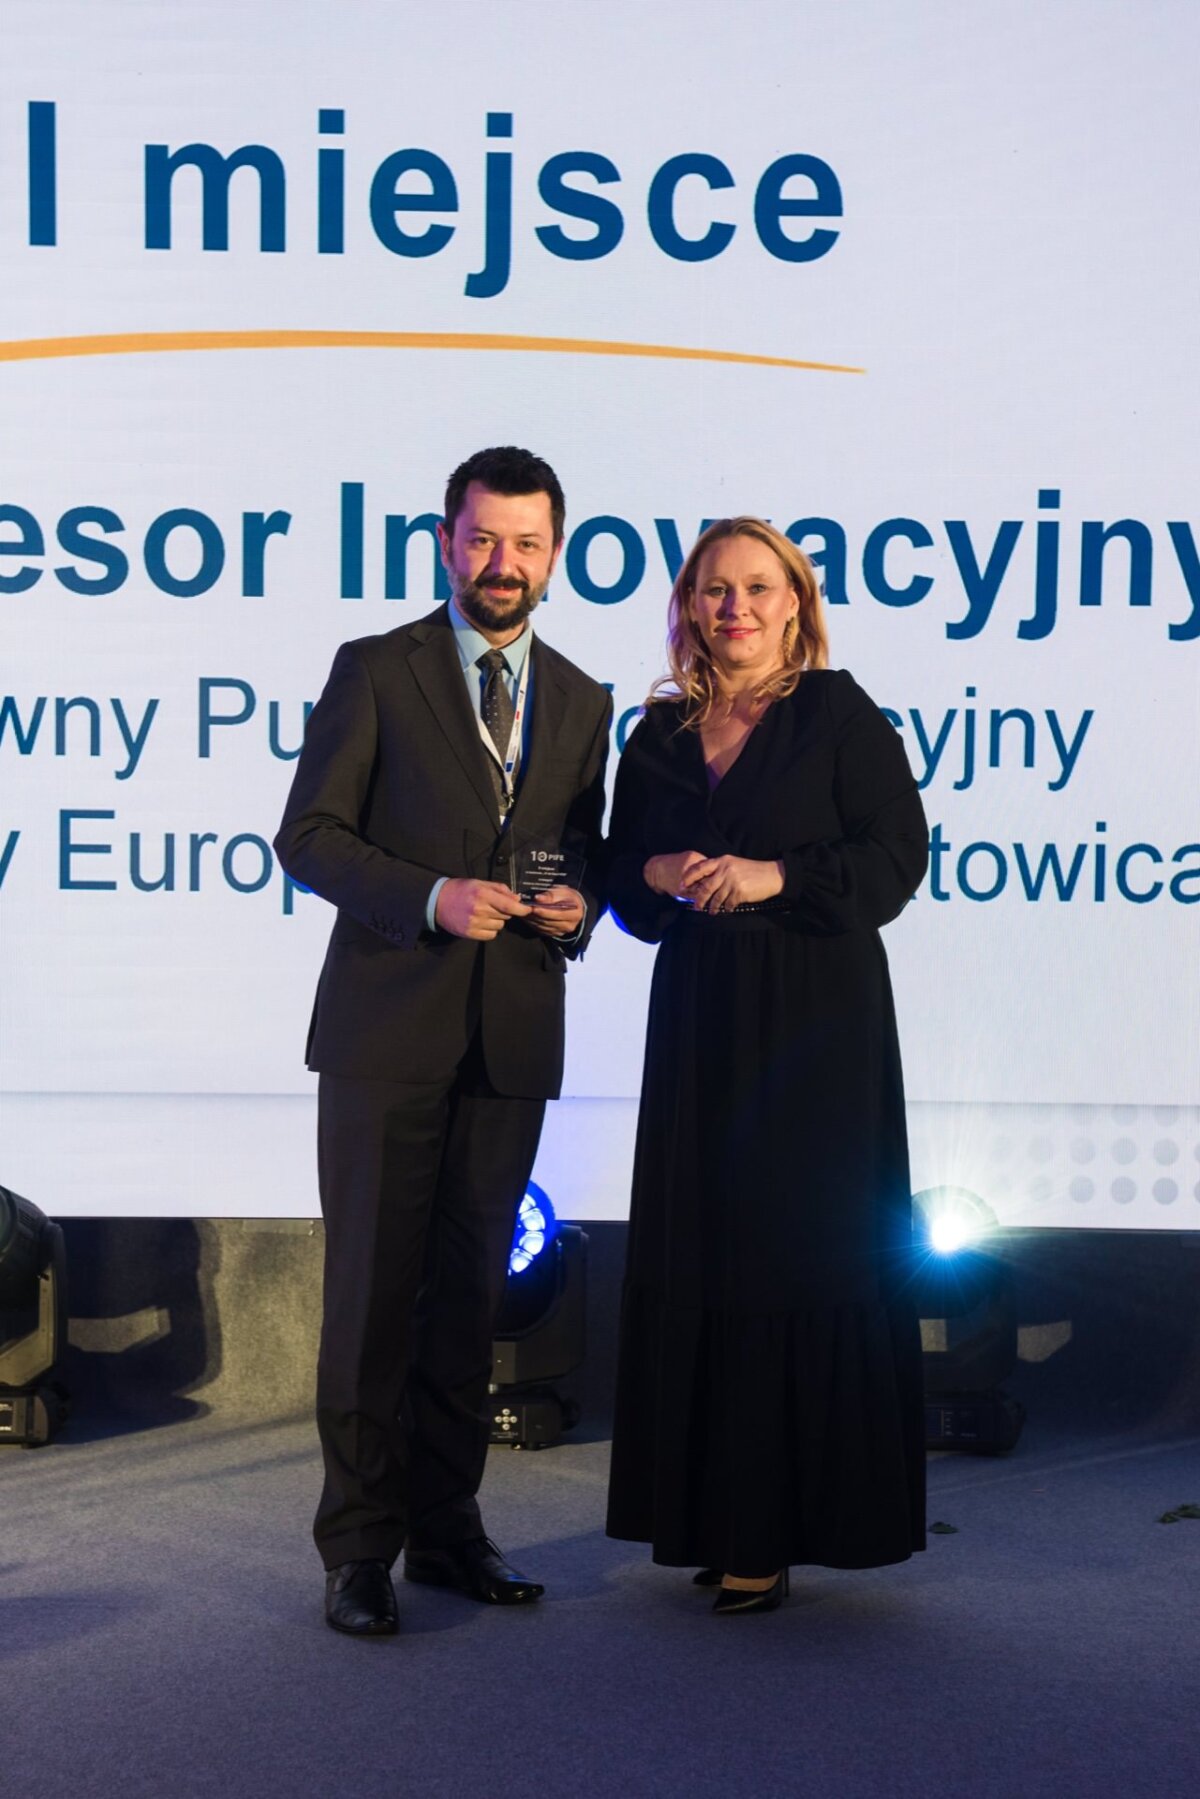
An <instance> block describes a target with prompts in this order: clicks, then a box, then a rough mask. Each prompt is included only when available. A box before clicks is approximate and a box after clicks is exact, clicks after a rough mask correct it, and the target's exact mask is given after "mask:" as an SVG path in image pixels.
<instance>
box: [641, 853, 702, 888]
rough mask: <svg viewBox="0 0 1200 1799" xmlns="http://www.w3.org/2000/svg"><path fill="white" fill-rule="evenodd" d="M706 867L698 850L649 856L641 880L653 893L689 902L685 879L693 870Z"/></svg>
mask: <svg viewBox="0 0 1200 1799" xmlns="http://www.w3.org/2000/svg"><path fill="white" fill-rule="evenodd" d="M706 866H707V863H706V861H705V858H704V857H703V856H702V855H701V854H700V851H699V850H679V851H677V852H676V853H675V855H673V856H651V857H650V859H649V860H648V861H647V862H646V863H644V864H643V866H642V879H643V880H644V881H645V883H646V885H647V887H650V888H652V889H653V890H654V892H655V893H664V894H668V895H669V896H670V898H671V899H685V900H690V899H691V897H692V896H691V894H690V893H689V892H688V891H687V888H686V885H685V883H686V880H687V877H688V875H689V874H690V873H691V871H692V870H693V869H695V868H700V867H706Z"/></svg>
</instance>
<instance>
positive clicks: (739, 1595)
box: [713, 1568, 788, 1613]
mask: <svg viewBox="0 0 1200 1799" xmlns="http://www.w3.org/2000/svg"><path fill="white" fill-rule="evenodd" d="M787 1595H788V1571H787V1569H786V1568H781V1569H780V1571H779V1573H778V1574H777V1575H776V1576H775V1579H774V1580H773V1582H772V1583H771V1585H770V1586H769V1587H761V1588H760V1589H759V1590H758V1592H755V1590H754V1588H753V1587H722V1588H721V1591H720V1592H719V1593H718V1594H717V1596H716V1598H715V1599H714V1600H713V1611H714V1612H721V1613H728V1612H774V1611H778V1609H779V1607H780V1606H781V1605H782V1604H783V1602H784V1600H785V1599H786V1598H787Z"/></svg>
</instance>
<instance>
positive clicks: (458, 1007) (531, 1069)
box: [275, 606, 612, 1098]
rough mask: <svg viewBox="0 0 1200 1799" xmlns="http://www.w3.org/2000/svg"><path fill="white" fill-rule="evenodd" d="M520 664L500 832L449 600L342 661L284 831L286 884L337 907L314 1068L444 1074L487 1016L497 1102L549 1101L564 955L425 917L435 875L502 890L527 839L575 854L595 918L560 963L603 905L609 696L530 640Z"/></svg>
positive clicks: (516, 937) (370, 1075)
mask: <svg viewBox="0 0 1200 1799" xmlns="http://www.w3.org/2000/svg"><path fill="white" fill-rule="evenodd" d="M530 654H531V656H532V657H533V666H532V671H531V672H532V681H531V688H532V694H531V706H532V710H531V715H530V733H529V754H528V757H527V759H526V763H525V766H524V769H523V772H522V774H521V778H520V783H519V786H518V789H517V797H516V803H515V805H514V806H513V810H512V813H511V815H510V818H509V824H508V828H507V830H506V831H505V832H504V833H503V835H502V836H501V834H500V833H499V831H498V827H497V819H496V801H495V794H494V789H493V787H492V782H491V777H490V775H489V773H488V769H487V753H486V751H485V750H484V748H483V745H482V743H481V742H480V739H479V730H478V726H477V724H476V721H475V717H474V715H473V713H472V710H471V703H470V698H469V696H468V693H467V688H466V683H465V682H464V680H463V676H462V665H461V662H460V660H459V655H458V649H457V646H456V644H455V641H454V632H453V629H452V627H451V625H450V619H449V611H448V608H446V607H444V606H443V607H442V608H441V609H440V610H439V611H437V612H434V613H432V614H430V616H429V617H428V618H423V619H420V620H418V621H417V622H416V623H415V624H411V625H402V626H401V627H400V628H399V630H396V631H389V632H388V633H387V634H386V635H384V636H381V637H363V638H359V639H358V641H357V642H355V643H347V644H343V645H342V647H341V649H340V650H339V651H338V653H337V656H336V657H335V659H334V663H333V668H332V671H331V672H330V676H329V680H328V682H327V683H326V686H325V691H324V693H323V694H322V695H321V698H320V699H319V700H318V702H317V704H316V706H315V707H314V709H313V712H312V715H311V717H310V718H309V721H308V726H307V729H306V731H305V737H304V748H303V750H302V751H301V754H300V760H299V762H298V764H297V767H296V774H295V779H294V780H293V783H292V790H291V793H290V795H289V797H288V803H287V809H286V811H285V813H284V817H283V823H282V825H281V826H280V828H279V834H278V836H277V837H276V839H275V848H276V851H277V853H278V855H279V859H280V861H281V862H282V864H283V866H284V868H285V869H286V870H287V872H288V874H289V875H291V876H292V878H293V880H296V881H299V882H300V883H302V884H303V885H304V886H306V887H310V888H312V890H313V892H314V893H319V894H320V895H321V897H322V898H323V899H327V900H329V901H330V902H331V903H332V904H334V905H335V906H336V907H337V908H338V915H337V919H336V922H335V924H334V927H333V935H332V937H331V939H330V943H329V949H328V952H327V954H326V957H325V965H324V968H323V970H322V973H321V979H320V984H319V987H318V990H317V998H316V1004H315V1006H314V1009H313V1020H312V1028H311V1030H310V1032H309V1041H308V1056H307V1059H308V1065H309V1067H310V1068H314V1069H321V1070H323V1071H325V1072H327V1073H330V1074H338V1075H350V1076H356V1077H359V1078H361V1079H368V1080H393V1081H433V1080H441V1079H443V1078H444V1077H446V1076H447V1075H448V1074H449V1073H451V1072H452V1071H453V1069H454V1068H455V1067H456V1066H457V1064H458V1062H459V1060H460V1059H461V1057H462V1055H463V1052H464V1050H465V1049H466V1046H467V1043H468V1041H469V1040H470V1037H471V1035H472V1032H473V1031H474V1029H475V1026H476V1024H477V1023H478V1024H479V1026H480V1028H481V1031H482V1047H483V1053H484V1059H485V1063H486V1066H487V1071H488V1077H489V1079H490V1080H491V1082H492V1084H493V1085H494V1086H495V1087H496V1089H497V1090H498V1091H499V1092H501V1093H507V1094H513V1095H521V1096H527V1097H530V1098H554V1097H556V1096H557V1094H558V1092H559V1088H560V1085H561V1082H562V1064H563V971H564V968H565V956H564V952H563V950H562V949H561V948H560V947H559V946H558V944H556V943H553V942H551V941H550V940H549V939H547V938H543V937H541V936H539V935H538V934H537V933H536V932H535V931H533V930H532V929H531V928H530V927H529V926H528V925H527V924H525V923H524V922H523V921H521V920H515V921H513V922H512V923H510V924H508V925H506V926H505V927H504V929H503V930H502V931H501V933H500V935H499V936H498V937H497V938H496V939H495V940H494V941H493V942H491V943H486V944H483V943H473V942H470V941H468V940H467V939H465V938H458V937H451V936H448V935H447V934H446V933H445V932H441V931H434V932H431V931H429V930H428V929H427V928H426V924H425V908H426V904H427V902H428V899H429V893H430V889H431V888H432V886H433V883H434V881H435V880H436V879H437V878H438V876H439V875H452V876H453V875H458V876H475V877H477V878H482V879H501V880H502V879H506V878H507V875H506V866H505V865H506V861H507V858H508V856H509V855H510V853H511V851H512V850H513V849H516V848H519V847H520V846H521V845H522V843H534V842H540V843H543V844H546V843H549V844H561V845H562V846H563V847H565V848H569V849H571V850H573V851H575V852H576V853H577V854H579V855H581V856H582V857H583V858H584V861H585V866H586V872H585V875H584V878H583V889H584V895H585V898H586V900H587V906H588V916H587V926H586V928H585V931H584V933H583V935H582V936H581V938H580V940H579V942H577V943H575V944H573V945H572V946H571V947H570V948H569V949H568V950H567V951H566V955H569V956H574V955H578V954H579V953H580V951H581V950H582V949H583V948H584V946H585V944H586V942H587V938H588V936H589V935H590V933H591V931H592V930H593V929H594V927H595V925H596V921H597V919H598V918H599V916H600V913H601V912H602V911H603V907H604V897H603V885H602V880H601V869H602V838H601V822H602V819H603V814H604V767H605V761H606V758H607V753H608V735H609V726H610V722H611V718H612V700H611V698H610V696H609V694H608V692H607V690H606V689H605V688H603V687H601V686H600V684H599V683H598V682H596V681H593V680H592V679H591V678H590V677H589V676H588V675H585V674H584V673H583V672H582V671H581V670H580V669H578V668H576V667H575V666H574V664H573V663H571V662H568V661H567V659H566V657H565V656H560V655H559V654H558V652H557V651H556V650H553V649H551V648H550V646H549V645H548V644H545V643H543V642H542V641H541V640H540V638H537V637H535V638H534V640H533V644H532V647H531V650H530Z"/></svg>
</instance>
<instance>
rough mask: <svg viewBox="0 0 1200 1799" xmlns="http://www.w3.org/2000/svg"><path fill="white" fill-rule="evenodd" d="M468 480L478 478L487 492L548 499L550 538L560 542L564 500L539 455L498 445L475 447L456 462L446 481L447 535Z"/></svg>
mask: <svg viewBox="0 0 1200 1799" xmlns="http://www.w3.org/2000/svg"><path fill="white" fill-rule="evenodd" d="M472 481H478V483H479V485H480V487H486V488H487V490H488V492H489V493H504V494H525V493H544V494H546V495H547V496H548V497H549V500H550V518H551V521H552V524H553V528H554V541H555V543H561V542H562V535H563V521H564V520H565V518H566V515H567V503H566V501H565V500H564V499H563V490H562V488H561V487H560V486H559V482H558V476H557V475H556V474H555V472H554V470H553V469H552V468H551V467H550V464H549V463H548V462H543V461H542V458H541V457H540V456H535V455H534V454H533V452H532V451H531V450H519V449H517V447H516V445H515V444H499V445H497V446H496V447H495V448H493V449H490V450H476V452H475V454H474V455H473V456H468V457H467V460H466V461H465V462H460V463H459V465H458V467H457V468H456V469H455V471H454V473H453V474H452V475H451V477H450V479H449V481H448V482H447V483H446V502H445V524H446V531H447V534H448V535H449V536H453V535H454V522H455V520H456V519H457V517H458V515H459V513H460V512H461V511H462V507H463V501H464V499H465V498H466V494H467V488H468V487H469V486H470V485H471V482H472Z"/></svg>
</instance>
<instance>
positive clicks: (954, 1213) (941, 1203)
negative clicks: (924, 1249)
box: [913, 1187, 997, 1256]
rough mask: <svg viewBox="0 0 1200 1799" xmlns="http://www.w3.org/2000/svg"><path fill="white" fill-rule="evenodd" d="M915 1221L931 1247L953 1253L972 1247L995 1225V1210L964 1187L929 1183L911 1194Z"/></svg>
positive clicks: (941, 1252)
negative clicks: (938, 1185)
mask: <svg viewBox="0 0 1200 1799" xmlns="http://www.w3.org/2000/svg"><path fill="white" fill-rule="evenodd" d="M913 1205H914V1207H915V1208H916V1211H917V1214H918V1221H919V1223H920V1224H921V1225H922V1226H923V1229H924V1235H925V1239H926V1241H927V1243H928V1244H929V1247H930V1249H932V1250H933V1251H934V1252H935V1254H937V1255H939V1256H952V1255H954V1254H956V1252H957V1251H958V1250H960V1249H966V1248H968V1247H974V1245H976V1244H977V1243H979V1242H980V1241H981V1239H982V1238H984V1237H986V1236H988V1235H990V1233H991V1232H992V1231H994V1230H995V1228H996V1222H997V1221H996V1214H995V1213H994V1212H993V1211H992V1208H991V1207H990V1206H989V1205H987V1204H986V1203H985V1202H984V1201H983V1200H982V1199H980V1197H979V1195H978V1194H977V1193H971V1192H970V1191H969V1190H968V1189H967V1188H966V1187H929V1188H927V1189H926V1191H925V1192H924V1193H915V1194H914V1195H913Z"/></svg>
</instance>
